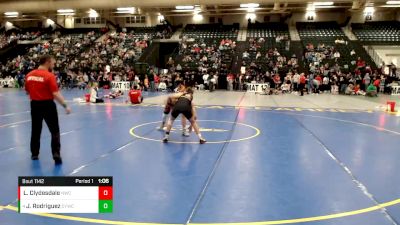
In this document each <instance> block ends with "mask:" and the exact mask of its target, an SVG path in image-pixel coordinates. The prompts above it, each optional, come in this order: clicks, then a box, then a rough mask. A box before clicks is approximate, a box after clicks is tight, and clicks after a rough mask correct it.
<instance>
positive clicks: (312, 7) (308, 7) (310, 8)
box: [306, 4, 315, 11]
mask: <svg viewBox="0 0 400 225" xmlns="http://www.w3.org/2000/svg"><path fill="white" fill-rule="evenodd" d="M306 11H315V5H313V4H309V5H307V9H306Z"/></svg>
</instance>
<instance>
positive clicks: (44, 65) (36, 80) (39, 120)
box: [25, 55, 71, 164]
mask: <svg viewBox="0 0 400 225" xmlns="http://www.w3.org/2000/svg"><path fill="white" fill-rule="evenodd" d="M54 63H55V60H54V58H53V57H52V56H49V55H44V56H42V57H41V58H40V59H39V64H40V65H39V67H38V68H37V69H35V70H32V71H31V72H30V73H28V75H27V76H26V81H25V90H26V91H27V93H28V94H29V97H30V99H31V118H32V133H31V144H30V147H31V153H32V155H31V159H32V160H38V159H39V150H40V136H41V133H42V124H43V120H44V121H45V122H46V124H47V126H48V128H49V130H50V133H51V150H52V153H53V159H54V162H55V164H61V163H62V160H61V155H60V149H61V144H60V127H59V124H58V114H57V107H56V104H55V103H54V99H55V100H56V101H57V102H58V103H60V105H62V106H63V107H64V109H65V112H66V113H67V114H70V113H71V109H70V108H69V107H68V106H67V104H66V103H65V100H64V97H63V96H62V95H61V93H60V92H59V90H58V86H57V81H56V76H55V75H54V74H53V73H52V72H50V71H52V70H53V68H54Z"/></svg>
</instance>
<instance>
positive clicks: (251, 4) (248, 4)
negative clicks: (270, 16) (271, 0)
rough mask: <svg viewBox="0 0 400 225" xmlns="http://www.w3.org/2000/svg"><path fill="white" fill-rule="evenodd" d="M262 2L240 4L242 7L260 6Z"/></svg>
mask: <svg viewBox="0 0 400 225" xmlns="http://www.w3.org/2000/svg"><path fill="white" fill-rule="evenodd" d="M259 6H260V4H258V3H246V4H240V8H258V7H259Z"/></svg>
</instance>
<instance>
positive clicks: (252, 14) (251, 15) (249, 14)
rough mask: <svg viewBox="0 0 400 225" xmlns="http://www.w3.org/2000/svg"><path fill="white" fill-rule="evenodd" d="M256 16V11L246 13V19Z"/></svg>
mask: <svg viewBox="0 0 400 225" xmlns="http://www.w3.org/2000/svg"><path fill="white" fill-rule="evenodd" d="M255 18H256V14H255V13H247V14H246V19H251V20H254V19H255Z"/></svg>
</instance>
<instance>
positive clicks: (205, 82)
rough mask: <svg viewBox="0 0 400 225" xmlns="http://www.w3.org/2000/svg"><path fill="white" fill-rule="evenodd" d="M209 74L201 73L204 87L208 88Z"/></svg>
mask: <svg viewBox="0 0 400 225" xmlns="http://www.w3.org/2000/svg"><path fill="white" fill-rule="evenodd" d="M209 76H210V75H208V73H205V74H204V75H203V82H204V86H205V87H206V89H208V77H209Z"/></svg>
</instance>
